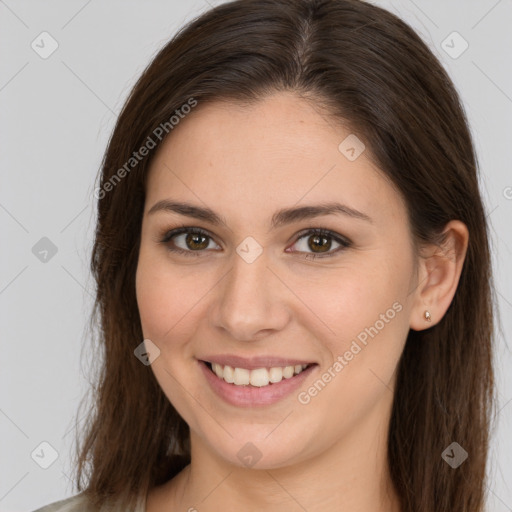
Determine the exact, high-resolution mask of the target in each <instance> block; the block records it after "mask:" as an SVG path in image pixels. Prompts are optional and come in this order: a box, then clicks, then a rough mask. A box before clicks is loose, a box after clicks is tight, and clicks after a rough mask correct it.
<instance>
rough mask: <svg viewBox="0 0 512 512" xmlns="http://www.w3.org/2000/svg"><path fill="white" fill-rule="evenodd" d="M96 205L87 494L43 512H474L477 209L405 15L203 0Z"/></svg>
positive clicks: (131, 105)
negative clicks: (94, 354) (97, 336)
mask: <svg viewBox="0 0 512 512" xmlns="http://www.w3.org/2000/svg"><path fill="white" fill-rule="evenodd" d="M96 197H97V199H98V224H97V230H96V239H95V244H94V250H93V254H92V271H93V274H94V276H95V279H96V282H97V300H96V306H97V308H96V310H95V311H96V313H98V315H99V322H100V326H101V341H102V343H103V344H104V348H105V351H104V355H103V357H104V363H103V367H102V373H101V376H100V382H99V386H98V388H97V391H96V393H97V394H96V404H95V409H94V410H93V411H91V414H90V422H89V424H88V427H87V430H86V432H85V435H84V437H83V439H82V440H81V443H80V445H79V447H78V453H77V456H78V460H77V482H78V485H77V490H79V491H80V494H79V495H77V496H75V497H73V498H70V499H68V500H64V501H61V502H58V503H54V504H52V505H49V506H47V507H43V508H42V509H40V511H44V512H50V511H60V512H64V511H75V510H76V511H78V510H80V511H83V510H90V511H97V510H101V511H103V510H116V511H117V510H119V511H121V510H122V511H127V510H135V511H137V512H143V511H146V512H161V511H163V510H166V511H169V510H189V511H194V510H197V511H199V512H203V511H214V510H248V511H249V510H250V511H252V510H254V511H256V510H269V511H274V510H276V511H277V510H280V511H281V510H290V511H291V510H307V511H308V512H314V511H317V510H320V509H322V510H325V509H326V508H330V509H331V510H354V511H355V510H379V511H386V512H395V511H396V512H398V511H401V512H406V511H407V512H409V511H415V512H416V511H418V512H419V511H421V512H427V511H428V512H431V511H432V510H451V511H460V512H462V511H471V512H477V511H482V510H483V507H484V500H485V494H484V488H485V471H486V455H487V450H488V436H489V427H490V417H491V412H492V407H493V405H494V394H493V392H494V387H493V371H492V365H491V361H492V339H493V320H492V313H493V310H492V301H491V297H492V294H491V293H492V279H491V270H490V257H489V247H488V238H487V225H486V218H485V212H484V209H483V205H482V200H481V197H480V192H479V189H478V176H477V163H476V157H475V152H474V148H473V144H472V141H471V137H470V133H469V129H468V125H467V121H466V117H465V114H464V111H463V108H462V107H461V104H460V100H459V97H458V95H457V93H456V91H455V89H454V86H453V84H452V82H451V81H450V79H449V78H448V76H447V74H446V73H445V71H444V70H443V68H442V66H441V65H440V63H439V62H438V61H437V60H436V58H435V57H434V56H433V54H432V53H431V51H430V50H429V49H428V48H427V47H426V45H425V44H424V43H423V42H422V41H421V39H420V38H419V37H418V36H417V35H416V34H415V33H414V32H413V31H412V29H410V28H409V27H408V26H407V25H406V24H405V23H404V22H402V21H401V20H399V19H398V18H397V17H396V16H394V15H393V14H390V13H389V12H387V11H385V10H383V9H381V8H378V7H376V6H373V5H371V4H368V3H365V2H362V1H359V0H298V1H290V0H238V1H234V2H230V3H226V4H223V5H220V6H218V7H216V8H215V9H212V10H210V11H209V12H207V13H205V14H204V15H202V16H201V17H199V18H198V19H196V20H195V21H194V22H192V23H191V24H189V25H188V26H187V27H185V28H184V29H182V30H181V31H180V32H179V33H178V35H177V36H176V37H175V38H174V39H173V40H172V41H170V42H169V43H168V44H167V45H166V46H165V47H164V48H163V49H162V50H161V51H160V52H159V54H158V55H157V56H156V57H155V58H154V60H153V62H152V63H151V64H150V66H149V67H148V68H147V69H146V70H145V71H144V73H143V75H142V76H141V78H140V79H139V81H138V83H137V84H136V85H135V87H134V89H133V91H132V93H131V95H130V97H129V99H128V100H127V102H126V105H125V107H124V109H123V111H122V113H121V115H120V117H119V119H118V122H117V125H116V127H115V130H114V133H113V135H112V138H111V140H110V142H109V145H108V148H107V151H106V154H105V158H104V162H103V168H102V174H101V183H100V186H99V187H98V189H97V190H96ZM84 479H85V484H84ZM109 507H110V508H109Z"/></svg>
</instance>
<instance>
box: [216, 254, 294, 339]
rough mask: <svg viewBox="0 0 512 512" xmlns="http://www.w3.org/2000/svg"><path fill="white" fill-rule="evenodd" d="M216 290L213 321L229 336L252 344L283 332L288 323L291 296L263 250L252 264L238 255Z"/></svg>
mask: <svg viewBox="0 0 512 512" xmlns="http://www.w3.org/2000/svg"><path fill="white" fill-rule="evenodd" d="M233 260H234V262H233V266H232V268H231V270H230V271H229V272H228V273H227V275H226V276H225V277H224V279H222V281H221V283H219V284H220V286H218V287H217V288H216V293H217V295H216V297H215V306H214V308H213V322H214V325H215V327H217V328H219V329H223V330H225V331H226V332H227V334H228V335H229V337H231V338H232V339H236V340H238V341H255V340H259V339H261V338H263V337H266V336H268V335H270V334H272V333H274V332H277V331H279V330H281V329H283V328H284V327H285V326H286V325H287V323H288V322H289V321H290V316H291V315H290V311H291V309H290V307H289V304H288V301H289V300H290V296H292V294H291V293H290V291H289V290H287V288H286V286H285V285H284V284H283V283H282V282H281V280H280V279H279V278H278V277H277V276H276V273H275V271H273V269H271V268H269V267H271V265H270V263H269V260H268V258H267V254H266V251H265V250H263V253H262V254H261V255H260V256H259V257H258V258H257V259H256V260H255V261H253V262H252V263H248V262H247V261H245V260H244V259H243V258H242V257H240V256H239V255H238V254H235V255H234V257H233Z"/></svg>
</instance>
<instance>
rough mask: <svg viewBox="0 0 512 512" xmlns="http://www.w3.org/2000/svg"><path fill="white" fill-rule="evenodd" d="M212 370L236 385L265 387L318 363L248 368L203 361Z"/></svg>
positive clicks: (289, 377) (225, 380)
mask: <svg viewBox="0 0 512 512" xmlns="http://www.w3.org/2000/svg"><path fill="white" fill-rule="evenodd" d="M202 362H203V363H204V364H205V365H206V366H207V367H208V368H209V369H210V371H211V372H212V373H213V374H215V375H216V376H217V377H218V378H219V379H220V380H223V381H224V382H227V383H228V384H233V385H235V386H253V387H258V388H261V387H264V386H269V385H272V384H278V383H279V382H281V381H282V380H284V379H292V378H293V377H295V376H297V375H299V374H301V373H302V372H303V371H305V370H307V369H308V368H310V367H311V366H315V365H316V363H310V364H297V365H295V366H275V367H272V368H256V369H254V370H248V369H247V368H233V367H232V366H228V365H221V364H218V363H211V362H209V361H202Z"/></svg>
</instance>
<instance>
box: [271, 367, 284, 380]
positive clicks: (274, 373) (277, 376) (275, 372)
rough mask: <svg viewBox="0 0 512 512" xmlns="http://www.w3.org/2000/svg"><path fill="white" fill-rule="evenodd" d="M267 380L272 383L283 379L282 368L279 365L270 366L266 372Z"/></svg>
mask: <svg viewBox="0 0 512 512" xmlns="http://www.w3.org/2000/svg"><path fill="white" fill-rule="evenodd" d="M268 380H269V381H270V382H273V383H274V384H275V383H276V382H281V381H282V380H283V369H282V368H279V367H276V368H270V370H269V372H268Z"/></svg>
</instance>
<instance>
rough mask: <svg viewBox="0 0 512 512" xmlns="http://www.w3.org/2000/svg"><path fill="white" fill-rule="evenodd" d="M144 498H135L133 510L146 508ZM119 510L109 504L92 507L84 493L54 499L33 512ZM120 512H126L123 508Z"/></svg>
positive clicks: (105, 511) (119, 509)
mask: <svg viewBox="0 0 512 512" xmlns="http://www.w3.org/2000/svg"><path fill="white" fill-rule="evenodd" d="M145 505H146V498H145V497H144V496H143V495H140V496H139V497H138V499H137V505H136V506H135V509H134V510H133V512H145V510H146V506H145ZM117 511H119V512H121V508H120V507H118V506H115V505H114V506H113V507H111V506H110V505H106V506H105V507H102V508H101V511H98V510H97V509H94V508H93V507H92V505H91V503H90V501H89V499H88V498H87V496H86V495H85V494H84V493H81V494H77V495H76V496H72V497H71V498H66V499H64V500H60V501H55V502H54V503H50V504H49V505H45V506H44V507H42V508H38V509H37V510H34V512H117ZM122 512H127V511H126V510H123V511H122Z"/></svg>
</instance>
